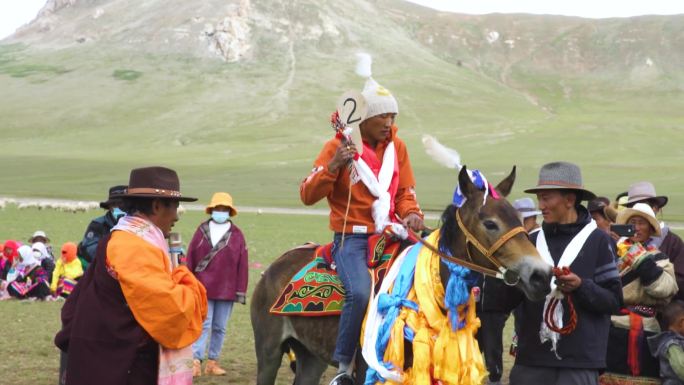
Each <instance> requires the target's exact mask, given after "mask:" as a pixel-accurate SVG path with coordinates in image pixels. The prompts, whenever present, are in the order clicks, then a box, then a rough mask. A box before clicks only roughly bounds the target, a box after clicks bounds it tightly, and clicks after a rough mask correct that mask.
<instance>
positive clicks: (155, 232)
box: [55, 167, 207, 385]
mask: <svg viewBox="0 0 684 385" xmlns="http://www.w3.org/2000/svg"><path fill="white" fill-rule="evenodd" d="M121 198H122V200H123V206H124V208H125V211H126V212H127V213H128V215H127V216H125V217H123V218H121V219H120V220H119V223H118V224H117V225H116V226H115V227H114V228H113V229H112V232H111V233H110V234H109V235H107V236H106V237H105V238H103V239H102V241H101V242H100V245H99V246H98V249H97V253H96V256H95V259H94V260H93V263H92V265H91V266H90V268H89V269H88V271H87V272H86V274H85V275H84V277H83V278H82V279H81V281H79V283H78V285H76V288H75V290H74V291H73V292H72V294H71V296H69V298H68V299H67V301H66V303H65V304H64V307H63V308H62V330H61V331H60V332H59V333H57V336H56V337H55V344H56V345H57V346H58V347H59V348H60V349H61V350H62V351H66V352H68V354H69V362H68V364H67V370H66V384H67V385H81V384H82V385H86V384H104V385H109V384H111V385H114V384H156V383H157V381H159V382H160V383H161V382H164V381H167V383H191V382H192V350H191V348H190V344H192V342H194V341H195V340H196V339H197V338H198V337H199V336H200V334H201V332H202V322H203V319H204V317H205V316H206V312H207V297H206V291H205V289H204V287H203V286H202V285H201V284H200V283H199V281H197V279H195V277H194V276H193V274H192V273H191V272H190V270H188V269H187V267H185V266H175V263H174V261H172V260H171V257H170V255H169V250H168V244H167V241H166V240H165V237H168V235H169V232H170V231H171V228H172V227H173V225H174V223H175V222H176V221H177V220H178V213H177V210H178V203H179V202H180V201H195V200H196V199H195V198H190V197H185V196H183V195H182V194H181V192H180V183H179V181H178V175H177V174H176V172H175V171H173V170H171V169H168V168H164V167H146V168H139V169H135V170H132V171H131V175H130V180H129V185H128V191H127V192H126V193H125V194H122V195H121ZM160 352H161V353H160ZM174 381H177V382H174Z"/></svg>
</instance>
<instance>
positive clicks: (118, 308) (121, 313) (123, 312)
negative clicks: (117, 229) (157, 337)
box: [55, 235, 159, 385]
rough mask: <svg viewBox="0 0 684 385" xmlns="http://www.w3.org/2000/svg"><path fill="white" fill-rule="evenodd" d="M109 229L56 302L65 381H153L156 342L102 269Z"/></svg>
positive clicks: (108, 384) (80, 384) (79, 384)
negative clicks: (59, 310)
mask: <svg viewBox="0 0 684 385" xmlns="http://www.w3.org/2000/svg"><path fill="white" fill-rule="evenodd" d="M108 242H109V235H107V236H106V237H105V238H103V239H102V242H101V243H100V245H99V246H98V248H97V253H96V258H95V259H94V260H93V263H92V267H91V268H90V269H88V270H87V271H86V273H85V275H84V276H83V278H82V279H81V280H80V281H79V283H78V285H76V287H75V289H74V291H73V292H72V293H71V295H70V296H69V298H68V299H67V300H66V302H65V303H64V306H63V307H62V329H61V330H60V331H59V332H58V333H57V335H56V336H55V345H57V347H58V348H59V349H61V350H62V351H64V352H68V353H69V361H68V364H67V372H66V384H67V385H90V384H100V385H118V384H139V383H147V384H155V383H156V376H157V365H158V356H159V345H158V344H157V343H156V342H155V341H154V340H153V339H152V338H151V337H150V335H149V334H148V333H147V332H146V331H145V330H144V329H143V328H142V327H141V326H140V324H138V322H137V321H136V320H135V318H134V317H133V313H132V312H131V309H130V308H129V307H128V305H127V304H126V299H125V297H124V295H123V292H122V290H121V285H120V284H119V282H118V281H117V280H115V279H114V278H112V277H111V276H110V275H109V273H108V272H107V269H106V266H105V265H106V255H105V254H106V250H107V243H108Z"/></svg>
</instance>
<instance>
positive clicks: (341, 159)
mask: <svg viewBox="0 0 684 385" xmlns="http://www.w3.org/2000/svg"><path fill="white" fill-rule="evenodd" d="M354 154H356V146H354V143H351V142H350V143H345V142H344V141H343V142H341V143H340V145H339V146H338V147H337V151H335V155H333V157H332V159H330V162H328V171H330V172H332V173H333V174H334V173H336V172H337V171H339V169H340V168H342V167H343V166H344V165H345V164H347V162H349V161H350V160H352V159H353V158H354Z"/></svg>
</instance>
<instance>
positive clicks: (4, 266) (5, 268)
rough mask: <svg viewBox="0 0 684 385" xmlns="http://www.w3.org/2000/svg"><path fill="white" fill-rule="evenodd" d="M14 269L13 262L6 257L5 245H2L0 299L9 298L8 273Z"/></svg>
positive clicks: (0, 256)
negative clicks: (7, 288)
mask: <svg viewBox="0 0 684 385" xmlns="http://www.w3.org/2000/svg"><path fill="white" fill-rule="evenodd" d="M11 267H12V262H10V260H9V258H7V257H5V244H4V243H0V299H3V298H5V297H7V296H8V294H7V290H5V289H6V286H7V283H6V282H7V273H9V270H10V268H11Z"/></svg>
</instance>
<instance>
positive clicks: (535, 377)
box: [509, 162, 622, 385]
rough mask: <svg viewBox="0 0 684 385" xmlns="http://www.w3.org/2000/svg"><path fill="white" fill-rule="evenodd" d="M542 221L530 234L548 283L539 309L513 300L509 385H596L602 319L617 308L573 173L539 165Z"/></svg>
mask: <svg viewBox="0 0 684 385" xmlns="http://www.w3.org/2000/svg"><path fill="white" fill-rule="evenodd" d="M525 192H526V193H532V194H536V195H537V199H538V201H539V209H540V210H541V211H542V215H543V217H544V222H543V223H542V229H541V230H540V231H539V232H537V233H536V234H532V236H531V237H530V240H531V241H532V243H534V244H536V246H537V250H538V251H539V254H540V255H541V256H542V258H543V259H544V260H545V261H546V262H547V263H548V264H550V265H553V266H554V274H555V275H556V278H555V279H553V280H552V282H551V289H552V291H551V293H550V294H549V295H548V296H547V299H546V301H545V302H531V301H529V300H528V299H527V298H524V297H523V296H522V294H521V293H518V295H517V300H516V299H513V300H512V301H511V303H509V306H511V309H512V308H514V307H515V306H517V305H518V304H519V305H520V311H519V314H520V316H521V320H520V321H521V322H520V323H519V326H520V329H519V330H518V351H517V355H516V359H515V365H514V366H513V369H512V370H511V374H510V384H511V385H527V384H549V385H575V384H577V385H596V384H598V376H599V370H601V369H603V368H605V367H606V349H607V344H608V329H609V327H610V315H611V314H612V313H614V312H616V311H617V310H618V309H619V308H620V307H621V305H622V289H621V284H620V278H619V276H618V271H617V268H616V265H615V255H614V253H613V251H612V248H611V247H610V238H609V236H608V234H606V233H605V232H603V231H601V230H599V229H598V228H597V226H596V223H595V222H594V221H593V220H592V219H591V216H590V215H589V212H588V211H587V209H586V208H585V207H584V206H582V205H581V204H580V202H581V201H584V200H591V199H594V198H595V195H594V194H593V193H592V192H590V191H588V190H586V189H585V188H584V186H583V184H582V176H581V172H580V169H579V167H578V166H576V165H574V164H572V163H567V162H553V163H549V164H546V165H544V166H543V167H542V168H541V170H540V172H539V182H538V184H537V186H536V187H534V188H531V189H528V190H525Z"/></svg>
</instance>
